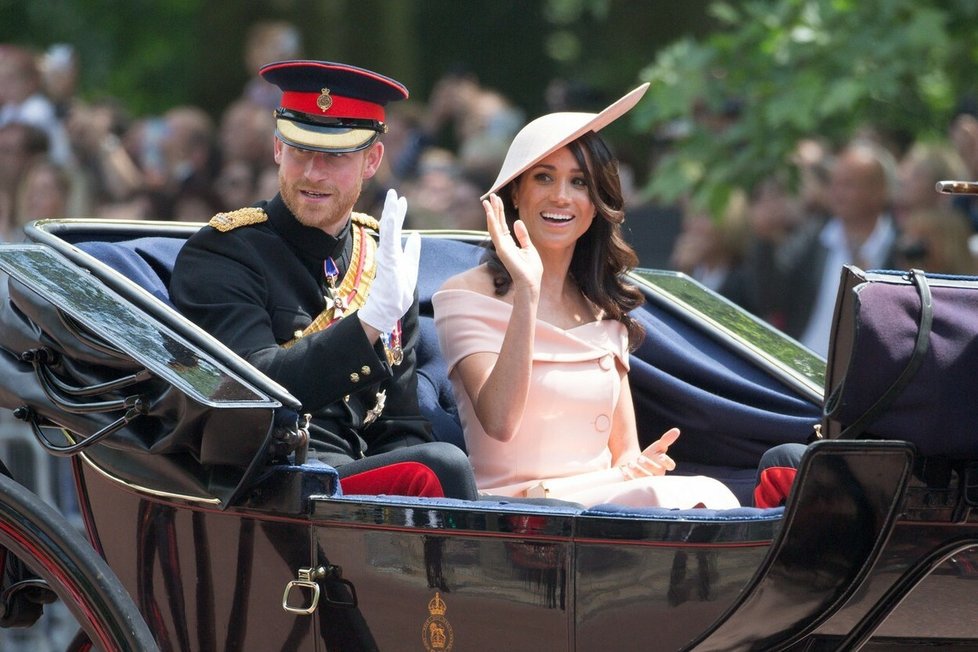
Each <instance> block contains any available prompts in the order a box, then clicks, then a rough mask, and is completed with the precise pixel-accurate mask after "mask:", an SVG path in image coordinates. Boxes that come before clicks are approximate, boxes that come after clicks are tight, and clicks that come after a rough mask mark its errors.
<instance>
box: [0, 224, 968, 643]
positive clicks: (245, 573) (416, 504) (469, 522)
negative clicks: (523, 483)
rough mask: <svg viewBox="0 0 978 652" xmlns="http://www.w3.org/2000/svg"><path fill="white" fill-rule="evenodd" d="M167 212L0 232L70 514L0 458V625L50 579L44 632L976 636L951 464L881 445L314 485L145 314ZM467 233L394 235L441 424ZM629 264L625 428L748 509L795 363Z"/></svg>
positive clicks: (238, 377) (446, 413)
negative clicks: (23, 233) (573, 471)
mask: <svg viewBox="0 0 978 652" xmlns="http://www.w3.org/2000/svg"><path fill="white" fill-rule="evenodd" d="M196 228H197V226H195V225H188V224H177V223H151V222H141V223H124V222H114V221H112V222H110V221H98V220H90V221H68V220H65V221H50V222H43V223H37V224H35V225H32V226H31V227H29V228H28V235H29V240H30V243H29V244H24V245H7V246H3V247H0V270H2V271H3V273H4V278H3V279H2V282H0V292H2V293H3V297H2V302H3V310H2V312H0V315H2V321H0V348H2V351H0V379H2V380H0V384H2V387H0V405H2V406H3V407H5V408H8V409H10V410H13V411H14V413H15V414H16V416H17V417H18V418H20V419H22V420H23V421H25V422H26V423H28V424H30V427H31V429H32V431H33V432H34V434H35V437H36V439H37V441H38V445H39V446H41V447H43V448H44V449H45V450H46V451H48V452H50V453H51V454H53V455H58V456H63V457H67V458H69V459H70V460H71V468H72V471H73V475H74V480H75V486H76V489H77V495H78V500H79V507H80V511H81V514H82V517H83V521H84V535H81V534H80V533H78V532H77V531H75V528H73V526H71V525H70V524H68V523H67V522H66V521H64V519H62V518H60V517H59V515H58V514H57V513H55V512H53V511H45V510H43V509H42V508H37V509H35V506H36V502H37V501H36V497H32V496H31V495H30V494H29V492H26V491H25V490H23V487H20V486H19V485H18V484H17V482H16V478H17V470H16V469H12V470H11V471H13V473H7V474H6V475H4V476H3V477H2V478H0V481H2V485H0V489H2V490H3V496H4V500H0V545H2V546H3V547H4V548H5V549H6V550H7V551H8V554H6V555H5V556H4V559H5V564H6V573H5V576H4V577H5V585H4V587H3V588H2V589H0V590H2V591H3V593H2V594H0V597H2V598H3V600H4V602H5V604H4V609H5V614H4V618H3V619H2V620H0V622H3V623H4V624H6V625H8V626H10V625H13V626H23V625H29V624H30V622H31V621H32V620H33V617H35V616H36V615H37V611H38V610H39V609H40V607H39V606H38V603H43V602H44V601H45V600H47V599H49V598H51V597H53V595H57V597H59V598H60V599H61V600H62V601H64V602H65V603H66V604H68V606H69V607H70V609H71V611H72V613H73V614H74V615H75V617H76V618H77V619H78V621H79V624H80V626H81V631H80V633H79V635H78V637H76V639H75V640H74V641H73V642H72V644H71V645H72V649H86V646H87V645H88V644H89V642H92V643H94V644H95V645H97V646H101V647H103V648H106V649H152V648H153V647H154V646H157V647H158V648H159V649H161V650H263V651H264V650H310V651H312V650H372V649H380V650H451V649H455V650H474V649H509V650H524V649H525V650H550V649H553V650H604V649H622V650H692V649H696V650H750V649H764V650H775V649H795V650H801V649H805V650H822V649H824V650H830V649H831V650H834V649H840V650H841V649H845V650H853V649H858V648H860V647H865V648H866V649H890V648H892V647H894V646H896V647H898V648H899V647H901V646H911V647H912V646H914V645H919V644H929V645H935V644H940V645H948V646H949V645H954V644H956V645H959V646H961V647H963V648H966V647H973V648H978V625H975V624H974V619H973V617H972V615H971V612H972V611H973V609H974V607H976V606H978V593H976V592H975V591H973V590H972V587H973V586H975V585H974V584H973V583H972V581H971V580H973V579H976V578H978V566H976V563H978V557H976V554H975V546H978V517H975V516H973V515H972V509H971V507H972V505H973V504H974V502H975V501H976V500H978V495H976V494H975V490H974V488H973V485H972V480H973V479H974V467H973V465H972V464H971V463H970V461H969V460H967V459H957V458H954V457H951V458H949V457H948V456H946V455H942V454H941V452H940V451H937V452H936V453H935V454H934V455H928V456H927V457H926V458H925V457H922V456H921V455H919V454H918V453H917V451H916V449H915V447H914V445H913V444H910V443H908V442H906V441H893V440H888V439H881V438H879V437H876V438H866V439H858V440H849V439H846V440H843V439H832V438H827V439H823V440H820V441H816V442H815V443H813V444H812V445H811V446H810V447H809V449H808V452H807V453H806V455H805V458H804V460H803V464H802V467H801V469H800V471H799V474H798V476H797V479H796V482H795V485H794V487H793V489H792V494H791V497H790V499H789V501H788V504H787V505H786V506H785V507H783V508H774V509H756V508H752V507H742V508H739V509H733V510H723V511H717V510H704V509H695V510H669V509H662V508H649V509H633V508H623V507H621V506H616V505H600V506H597V507H593V508H590V509H582V508H580V507H578V506H575V505H570V504H568V505H566V506H561V505H551V506H546V507H544V506H540V505H534V504H526V503H521V502H519V501H478V502H469V501H461V500H451V499H434V498H409V497H398V496H350V495H342V494H341V492H340V489H339V483H338V482H337V478H336V475H335V472H333V470H332V469H330V468H329V467H326V466H323V465H320V464H311V463H306V462H305V460H304V439H303V434H304V433H303V431H302V417H301V406H300V405H299V404H298V402H297V401H296V400H295V399H294V398H293V397H292V396H291V395H289V393H288V392H286V391H285V390H284V389H283V388H281V387H280V386H278V385H276V384H275V383H273V382H271V381H270V380H269V379H267V378H266V377H264V376H263V375H262V374H260V373H259V372H257V371H256V370H255V369H254V368H252V367H251V366H250V365H248V364H247V363H246V362H245V361H243V360H241V359H240V358H238V357H237V356H235V355H234V354H233V353H231V352H230V351H229V350H227V349H226V348H225V347H224V346H223V345H221V343H219V342H217V341H216V340H214V339H213V338H211V337H209V336H208V335H207V334H206V333H203V332H202V331H201V330H200V329H198V328H196V327H195V326H194V325H193V324H191V323H190V322H189V321H187V320H186V319H184V318H183V317H182V316H181V315H179V314H178V313H177V312H176V311H175V310H173V308H172V307H171V305H170V303H169V299H168V294H167V281H168V279H169V271H170V270H171V269H172V264H173V260H174V257H175V255H176V252H177V251H178V250H179V247H180V246H181V244H182V242H183V241H184V240H185V239H186V237H188V236H189V235H190V234H191V233H192V232H193V231H194V230H195V229H196ZM482 239H483V236H482V235H480V234H474V233H447V232H444V233H443V232H432V233H426V234H424V239H423V248H422V277H421V279H420V281H419V293H420V295H421V308H422V322H423V325H422V337H421V342H420V343H419V348H418V354H419V395H420V398H421V401H422V407H423V410H424V411H425V412H426V414H427V416H428V417H429V418H430V420H431V422H432V424H433V426H434V429H435V432H436V435H437V436H438V437H439V438H440V439H444V440H448V441H454V442H456V443H457V444H459V445H464V444H463V443H462V439H461V435H460V429H459V425H458V420H457V417H456V415H455V411H454V401H453V400H452V395H451V388H450V385H449V383H448V380H447V378H446V377H445V368H444V363H443V362H442V360H441V358H440V356H439V354H438V347H437V338H436V337H435V334H434V326H433V323H432V320H431V302H430V298H431V294H432V293H433V292H434V290H435V289H436V288H437V287H438V286H439V285H440V283H441V281H442V280H444V279H445V278H446V277H447V276H448V275H449V274H452V273H454V272H456V271H460V270H461V269H464V268H466V267H468V266H471V265H473V264H475V263H476V261H477V260H478V258H479V254H480V249H479V243H480V242H481V241H482ZM633 278H634V281H635V283H637V284H638V285H640V286H641V287H642V289H643V291H644V292H645V295H646V298H647V300H648V301H647V305H646V306H645V307H644V308H643V309H641V310H640V311H639V312H638V313H637V316H638V318H639V319H640V320H641V321H642V322H643V323H644V325H645V326H646V328H647V330H648V333H649V337H648V339H647V340H646V342H645V343H644V344H643V345H642V347H641V348H640V349H639V350H637V351H636V352H635V353H634V355H633V359H632V371H631V374H630V378H631V383H632V387H633V394H634V395H635V401H636V410H637V412H638V420H639V423H640V428H641V431H642V436H643V437H644V438H652V437H655V436H657V435H658V434H659V433H661V432H662V431H664V430H665V429H666V428H667V427H670V426H673V425H678V426H679V427H680V428H681V429H682V430H683V436H682V438H681V439H680V441H679V442H678V443H677V444H676V445H675V446H674V448H673V449H672V450H671V452H672V453H674V457H675V458H676V459H677V462H678V464H679V471H680V472H685V473H702V474H707V475H712V476H714V477H717V478H719V479H721V480H723V481H724V482H725V483H727V484H728V485H729V486H730V487H731V488H732V489H733V490H734V492H735V493H736V494H737V495H738V497H739V498H740V499H741V502H742V504H745V505H749V504H750V490H751V487H752V486H753V482H754V474H755V470H756V466H757V462H758V459H759V457H760V455H761V453H763V452H764V450H766V449H767V448H769V447H771V446H773V445H775V444H778V443H782V442H788V441H795V442H807V441H809V440H811V439H812V438H813V432H815V431H816V430H817V428H816V426H818V425H821V422H822V403H823V401H822V394H823V389H824V387H825V385H826V379H825V369H826V367H825V362H824V361H823V360H821V359H819V358H818V357H816V356H814V355H813V354H811V353H810V352H809V351H807V350H806V349H804V348H803V347H801V346H799V345H798V344H797V343H795V342H794V341H792V340H790V339H788V338H786V337H785V336H783V335H782V334H780V333H779V332H777V331H776V330H774V329H772V328H770V327H769V326H767V325H766V324H764V323H763V322H761V321H759V320H757V319H755V318H753V317H751V316H749V315H748V314H746V313H745V312H743V311H742V310H740V309H738V308H737V307H735V306H734V305H732V304H730V303H729V302H727V301H725V300H723V299H722V298H720V297H719V296H717V295H715V294H713V293H711V292H710V291H709V290H707V289H705V288H703V287H702V286H700V285H698V284H697V283H695V282H694V281H692V280H690V279H689V278H687V277H685V276H683V275H681V274H675V273H668V272H656V271H652V270H640V271H638V272H637V273H635V274H634V275H633ZM830 371H831V369H830ZM922 436H923V437H924V438H926V436H927V433H923V435H922ZM644 443H647V442H643V444H644ZM935 467H939V468H940V469H942V470H943V473H933V472H930V473H924V472H923V470H924V469H925V468H928V469H933V468H935ZM9 476H12V478H11V477H9ZM15 558H18V559H19V560H20V561H22V562H23V563H24V565H25V568H19V567H18V565H17V564H16V563H15V562H14V559H15Z"/></svg>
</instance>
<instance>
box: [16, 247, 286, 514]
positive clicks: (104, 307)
mask: <svg viewBox="0 0 978 652" xmlns="http://www.w3.org/2000/svg"><path fill="white" fill-rule="evenodd" d="M0 270H2V271H3V272H5V277H4V278H3V279H0V349H2V351H0V406H2V407H6V408H8V409H12V410H15V411H16V412H15V413H16V414H17V415H18V416H19V417H21V418H24V419H25V420H28V421H30V422H32V423H34V424H35V434H40V433H41V432H42V431H41V430H39V427H40V428H44V430H43V432H46V433H48V432H50V429H49V428H48V427H53V428H55V429H62V432H63V433H65V434H60V435H55V436H54V437H55V438H60V445H70V443H71V442H72V441H74V442H77V441H78V440H79V439H82V438H85V437H89V436H91V435H93V434H95V433H98V432H103V431H104V430H103V429H105V428H113V427H117V429H115V430H114V431H113V432H112V433H111V434H109V435H108V436H106V437H105V438H104V439H102V441H101V442H100V443H98V444H97V445H93V446H90V447H87V448H85V449H84V455H85V458H86V459H87V460H88V461H90V462H92V463H94V464H96V466H99V467H100V468H101V469H102V470H103V471H105V472H107V473H109V474H110V475H112V476H113V477H116V478H117V479H120V480H122V481H124V482H127V483H132V484H133V485H135V486H137V487H140V488H147V489H150V490H152V491H159V492H163V493H169V494H176V495H182V496H188V497H193V498H205V499H213V500H215V501H217V502H219V503H221V504H227V502H228V501H229V500H230V499H231V498H232V497H233V496H234V495H235V493H236V492H237V491H239V490H240V489H241V488H242V487H243V486H244V484H245V482H244V480H245V477H246V476H248V475H249V474H251V473H253V472H255V471H256V470H257V468H259V467H261V466H263V464H264V462H265V461H266V458H267V453H268V447H269V444H270V443H271V439H272V435H273V433H274V432H275V431H276V428H282V427H284V428H289V427H294V425H295V423H296V421H297V417H298V414H297V412H296V411H295V409H296V407H297V405H296V404H289V405H283V402H282V400H280V398H279V397H275V396H272V395H270V394H269V393H268V392H264V391H262V390H261V389H260V388H258V387H256V386H255V385H254V384H252V383H249V382H247V381H246V380H244V379H243V378H241V376H240V375H239V374H236V373H235V372H233V371H232V370H231V369H229V368H228V367H227V366H226V365H224V364H222V363H221V362H219V361H217V360H216V359H215V358H214V357H213V356H212V355H210V354H209V353H207V352H206V351H205V350H203V348H202V347H200V346H198V345H197V344H196V343H194V342H192V341H191V340H190V339H188V338H187V337H184V336H183V335H181V334H180V333H178V332H177V331H176V330H175V329H173V328H171V327H170V326H168V325H167V324H165V323H163V322H162V321H160V320H158V319H156V318H155V317H153V316H151V315H150V314H148V313H147V312H145V311H143V310H142V309H140V308H139V307H138V306H136V305H134V304H133V303H131V302H129V301H126V300H125V299H123V298H122V297H120V296H119V295H118V294H117V293H116V292H114V291H113V290H112V289H111V288H109V287H107V286H106V285H105V284H103V283H102V282H101V281H100V280H99V279H97V278H96V277H95V276H94V275H93V274H91V273H90V272H89V271H87V270H84V269H82V268H80V267H78V266H76V265H75V264H74V263H72V262H71V261H69V260H68V259H66V258H65V257H64V256H62V255H61V254H60V253H58V252H56V251H54V250H52V249H51V248H49V247H44V246H38V245H7V246H3V247H0ZM285 396H286V397H287V398H288V395H287V394H286V395H285ZM121 422H124V423H121ZM67 433H70V434H67ZM48 436H49V437H51V436H52V435H50V434H49V435H48ZM69 437H70V439H69Z"/></svg>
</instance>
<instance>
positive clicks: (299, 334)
mask: <svg viewBox="0 0 978 652" xmlns="http://www.w3.org/2000/svg"><path fill="white" fill-rule="evenodd" d="M292 337H294V338H296V339H299V338H300V337H302V331H301V330H296V331H295V332H294V333H292Z"/></svg>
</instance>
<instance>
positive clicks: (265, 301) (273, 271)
mask: <svg viewBox="0 0 978 652" xmlns="http://www.w3.org/2000/svg"><path fill="white" fill-rule="evenodd" d="M260 206H261V207H262V208H263V209H264V210H265V212H266V213H267V215H268V220H267V221H264V222H261V223H258V224H248V225H245V226H239V227H237V228H234V229H233V230H230V231H225V232H222V231H218V230H217V229H215V228H212V227H211V226H205V227H204V228H202V229H201V230H200V231H199V232H197V233H196V234H194V235H193V236H192V237H191V238H190V239H189V240H188V241H187V243H186V244H185V245H184V247H183V249H182V250H181V252H180V255H179V256H178V258H177V261H176V265H175V267H174V270H173V277H172V280H171V283H170V296H171V297H172V300H173V302H174V304H175V305H176V306H177V308H178V309H179V310H180V311H181V312H182V313H183V314H184V315H186V316H187V317H188V318H190V319H191V320H192V321H194V322H196V323H197V324H198V325H200V326H201V327H202V328H204V329H205V330H206V331H208V332H209V333H211V334H212V335H214V336H215V337H216V338H218V339H219V340H221V341H222V342H223V343H224V344H225V345H227V346H228V347H229V348H230V349H231V350H233V351H234V352H236V353H237V354H238V355H240V356H242V357H243V358H245V359H246V360H247V361H248V362H250V363H251V364H253V365H254V366H255V367H257V368H258V369H260V370H261V371H262V372H264V373H265V374H266V375H267V376H269V377H270V378H271V379H273V380H275V381H276V382H278V383H279V384H281V385H282V386H283V387H285V388H286V389H287V390H288V391H289V392H290V393H291V394H292V395H293V396H295V397H296V398H297V399H298V400H299V401H300V402H301V403H302V405H303V409H304V410H305V411H306V412H309V413H310V414H311V415H312V422H311V424H310V439H311V442H310V453H311V454H312V455H315V456H316V457H318V458H320V459H322V460H323V461H325V462H327V463H329V464H332V465H334V466H339V465H341V464H343V463H345V462H349V461H350V460H351V459H359V458H361V457H364V456H366V455H371V454H374V453H379V452H384V451H386V450H391V449H394V448H399V447H401V446H405V445H410V444H415V443H419V442H423V441H431V440H432V437H431V430H430V426H429V424H428V422H427V420H426V419H425V418H424V417H422V416H421V414H420V413H419V410H418V401H417V381H416V377H415V364H416V354H415V344H416V342H417V338H418V302H417V299H415V302H414V304H413V305H412V306H411V309H410V310H409V311H408V313H407V314H406V315H405V316H404V318H403V319H402V320H401V324H402V341H403V348H404V360H403V362H402V363H401V364H399V365H397V366H395V367H393V368H392V367H391V366H390V365H389V364H388V362H387V356H386V354H385V352H384V348H383V345H382V344H381V343H380V342H378V343H377V344H376V345H371V344H370V342H369V341H368V340H367V337H366V335H365V334H364V332H363V328H362V327H361V325H360V321H359V319H358V318H357V317H356V313H355V312H351V313H349V314H348V315H347V316H346V317H344V318H343V319H341V320H340V321H338V322H336V323H334V324H333V325H332V326H330V327H329V328H327V329H325V330H322V331H319V332H315V333H311V334H308V335H306V336H304V337H302V338H300V339H299V340H297V341H296V342H295V344H294V345H292V346H290V347H288V348H283V347H282V346H281V345H282V344H283V343H285V342H288V341H290V340H292V339H293V338H294V337H295V335H296V332H297V331H302V330H303V329H304V328H306V327H307V326H308V325H309V324H310V323H311V322H312V320H313V319H315V317H316V316H317V315H319V313H320V312H321V311H322V310H323V309H324V308H325V306H326V281H325V275H324V271H323V264H324V261H325V260H326V258H329V257H332V258H333V260H334V261H335V262H336V264H337V266H338V268H339V272H340V277H341V278H342V275H343V274H344V273H345V271H346V266H347V264H348V263H349V261H350V258H351V254H352V237H351V234H350V226H349V225H347V227H346V229H344V231H343V232H342V233H341V234H340V236H339V238H338V239H337V238H333V237H332V236H330V235H328V234H326V233H325V232H323V231H321V230H319V229H315V228H311V227H306V226H303V225H302V224H300V223H299V222H298V221H297V220H296V219H295V217H294V216H293V215H292V213H291V211H289V209H288V208H286V206H285V204H284V203H283V202H282V199H281V197H280V196H278V195H277V196H276V197H275V198H274V199H272V200H271V201H268V202H263V203H262V204H260ZM379 390H386V401H385V407H384V410H383V413H382V414H381V416H380V417H379V418H378V419H377V420H376V421H374V422H373V423H371V424H369V425H366V426H365V425H364V418H365V415H366V414H367V411H368V410H370V409H371V408H373V407H374V405H375V404H376V402H377V392H378V391H379Z"/></svg>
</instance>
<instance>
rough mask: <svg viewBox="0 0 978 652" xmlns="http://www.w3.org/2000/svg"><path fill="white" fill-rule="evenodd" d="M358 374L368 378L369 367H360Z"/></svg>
mask: <svg viewBox="0 0 978 652" xmlns="http://www.w3.org/2000/svg"><path fill="white" fill-rule="evenodd" d="M360 373H362V374H363V375H364V376H369V375H370V367H368V366H367V365H363V366H362V367H360Z"/></svg>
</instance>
